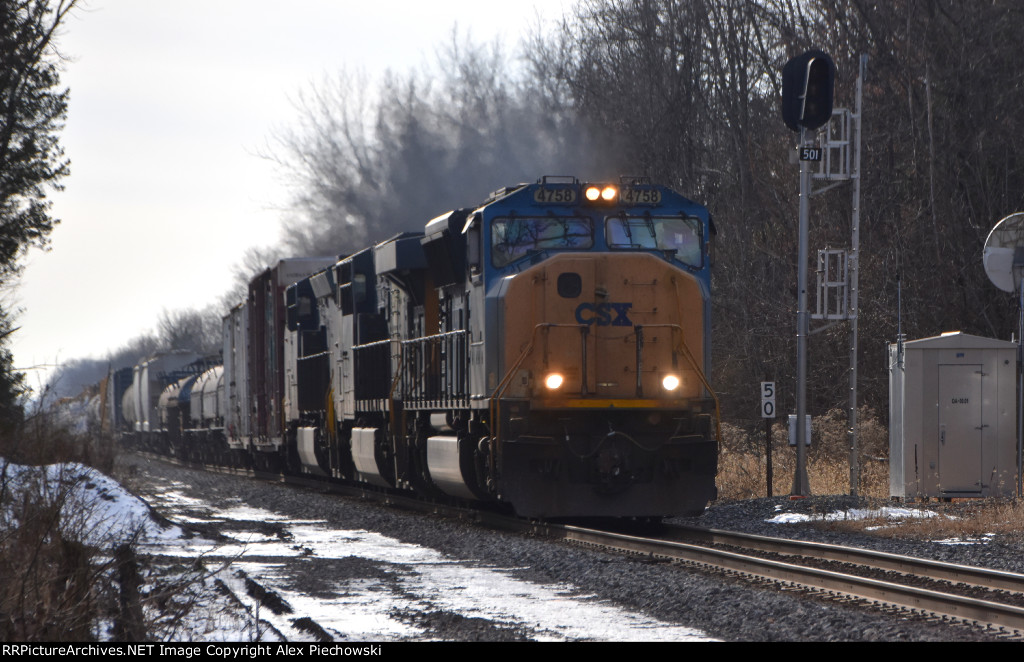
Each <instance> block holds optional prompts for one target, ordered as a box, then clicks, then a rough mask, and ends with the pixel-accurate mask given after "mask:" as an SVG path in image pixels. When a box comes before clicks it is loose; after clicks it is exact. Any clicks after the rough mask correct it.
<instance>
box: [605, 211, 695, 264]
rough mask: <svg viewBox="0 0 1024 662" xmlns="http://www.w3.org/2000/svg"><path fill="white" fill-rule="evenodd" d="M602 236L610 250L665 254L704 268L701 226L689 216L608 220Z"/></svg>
mask: <svg viewBox="0 0 1024 662" xmlns="http://www.w3.org/2000/svg"><path fill="white" fill-rule="evenodd" d="M605 233H606V238H607V241H608V247H609V248H611V249H613V250H657V251H664V252H665V253H666V254H668V255H669V256H670V257H672V258H673V259H675V260H677V261H679V262H682V263H683V264H686V265H689V266H691V267H698V268H699V267H701V266H702V265H703V264H704V254H703V251H702V250H701V244H702V242H701V222H700V219H697V218H694V217H692V216H687V217H679V216H651V215H650V214H644V215H643V216H626V215H625V214H623V215H621V216H609V217H608V218H607V219H605Z"/></svg>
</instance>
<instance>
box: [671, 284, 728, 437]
mask: <svg viewBox="0 0 1024 662" xmlns="http://www.w3.org/2000/svg"><path fill="white" fill-rule="evenodd" d="M672 284H673V285H674V286H675V287H674V288H673V289H675V292H676V305H677V306H678V307H679V310H682V309H683V295H682V294H681V293H680V292H679V284H680V280H679V279H678V278H675V277H673V278H672ZM679 339H680V347H681V348H682V349H683V356H684V357H686V360H687V361H689V362H690V365H692V366H693V367H694V370H695V371H696V373H697V377H698V378H700V381H701V383H703V384H704V388H705V389H707V392H708V393H709V394H710V395H711V398H712V399H713V400H714V401H715V442H716V443H718V444H721V443H722V406H721V404H720V403H719V402H718V394H716V393H715V390H714V389H713V388H711V384H710V383H709V382H708V378H707V375H705V374H704V371H703V370H702V369H701V368H700V367H699V365H698V363H697V359H696V358H695V357H694V356H693V353H692V352H691V351H690V347H689V345H687V344H686V336H685V335H683V333H682V329H680V333H679Z"/></svg>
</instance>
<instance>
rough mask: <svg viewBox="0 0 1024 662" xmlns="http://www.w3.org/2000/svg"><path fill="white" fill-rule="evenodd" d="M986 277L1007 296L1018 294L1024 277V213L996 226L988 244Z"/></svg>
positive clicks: (986, 246) (985, 253)
mask: <svg viewBox="0 0 1024 662" xmlns="http://www.w3.org/2000/svg"><path fill="white" fill-rule="evenodd" d="M982 261H983V262H984V264H985V273H986V274H987V275H988V279H989V280H990V281H992V284H993V285H995V286H996V287H998V288H999V289H1001V290H1003V291H1004V292H1016V291H1017V289H1018V286H1019V285H1020V281H1021V278H1022V277H1024V212H1017V213H1016V214H1010V215H1009V216H1007V217H1006V218H1004V219H1003V220H1001V221H999V222H998V223H996V226H995V227H994V228H992V231H991V232H989V233H988V239H986V240H985V252H984V253H983V254H982Z"/></svg>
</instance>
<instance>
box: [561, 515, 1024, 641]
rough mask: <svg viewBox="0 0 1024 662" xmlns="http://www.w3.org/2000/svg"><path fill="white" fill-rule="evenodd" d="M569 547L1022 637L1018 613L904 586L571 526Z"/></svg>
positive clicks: (1023, 616) (1023, 624)
mask: <svg viewBox="0 0 1024 662" xmlns="http://www.w3.org/2000/svg"><path fill="white" fill-rule="evenodd" d="M563 531H564V538H565V539H566V540H569V541H573V542H577V543H581V544H586V545H592V546H598V547H603V548H606V549H615V550H619V551H622V552H628V553H632V554H643V555H646V556H650V557H652V558H662V559H668V560H672V561H680V562H685V563H694V564H698V565H702V566H706V567H711V568H716V569H719V570H724V571H727V572H732V573H740V574H743V575H747V576H752V577H757V578H760V579H763V580H767V581H770V582H782V583H784V584H786V585H790V586H798V587H803V588H806V589H809V590H813V591H820V592H825V593H828V594H830V595H832V596H836V597H848V598H856V599H859V600H865V601H868V602H871V603H883V604H885V605H889V606H892V607H897V608H901V609H909V610H912V611H916V612H923V613H926V614H935V615H939V616H946V617H949V618H953V619H956V620H959V621H963V622H966V623H970V624H974V625H978V626H987V627H992V628H995V629H998V630H1001V631H1003V632H1007V631H1012V632H1013V633H1015V634H1018V635H1020V634H1024V608H1021V607H1017V606H1014V605H1007V604H1002V603H998V602H994V601H990V600H981V599H977V598H971V597H966V596H960V595H953V594H950V593H943V592H940V591H934V590H929V589H922V588H917V587H914V586H908V585H906V584H898V583H894V582H886V581H882V580H878V579H871V578H867V577H858V576H856V575H851V574H846V573H840V572H834V571H831V570H822V569H819V568H812V567H808V566H802V565H798V564H794V563H783V562H781V561H773V560H770V559H765V558H760V557H757V556H750V555H745V554H739V553H736V552H729V551H725V550H720V549H715V548H711V547H703V546H700V545H692V544H689V543H682V542H674V541H667V540H655V539H651V538H641V537H637V536H630V535H625V534H620V533H611V532H607V531H596V530H593V529H584V528H580V527H575V526H565V527H563Z"/></svg>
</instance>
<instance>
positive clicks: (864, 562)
mask: <svg viewBox="0 0 1024 662" xmlns="http://www.w3.org/2000/svg"><path fill="white" fill-rule="evenodd" d="M548 528H550V529H552V530H554V529H559V530H561V532H562V536H563V537H564V539H565V540H567V541H570V542H574V543H578V544H584V545H588V546H593V547H600V548H603V549H611V550H617V551H620V552H625V553H629V554H639V555H644V556H648V557H651V558H659V559H665V560H669V561H673V562H679V563H686V564H690V565H696V566H699V567H703V568H708V569H712V570H715V571H719V572H724V573H727V574H732V575H739V576H742V577H746V578H752V579H755V580H757V581H764V582H768V583H772V584H776V585H779V586H783V587H786V588H799V589H802V590H806V591H808V592H812V593H816V594H821V595H825V596H827V597H830V598H834V599H839V600H848V601H858V602H862V603H866V604H868V605H872V606H877V607H881V608H885V609H889V610H891V611H894V612H902V613H908V614H911V613H913V614H919V615H923V616H925V617H926V618H937V619H941V620H943V621H946V620H952V621H958V622H962V623H967V624H970V625H974V626H976V627H980V628H984V629H986V630H987V631H991V632H994V633H995V634H998V635H1003V636H1006V637H1013V638H1021V637H1024V574H1018V573H1012V572H1005V571H1001V570H992V569H987V568H977V567H972V566H963V565H956V564H951V563H943V562H940V561H931V560H928V559H920V558H913V557H905V556H899V555H896V554H888V553H884V552H875V551H872V550H866V549H860V548H854V547H843V546H840V545H829V544H824V543H815V542H806V541H799V540H789V539H781V538H768V537H764V536H754V535H749V534H742V533H733V532H728V531H716V530H710V529H697V528H692V529H691V528H684V527H673V529H672V530H671V531H672V535H673V537H677V538H684V539H686V540H689V542H683V541H682V540H678V539H677V540H665V539H655V538H646V537H641V536H633V535H626V534H621V533H614V532H609V531H600V530H594V529H586V528H582V527H576V526H568V525H566V526H562V527H548ZM552 532H554V531H552ZM783 559H784V560H783ZM836 568H841V570H840V569H836Z"/></svg>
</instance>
